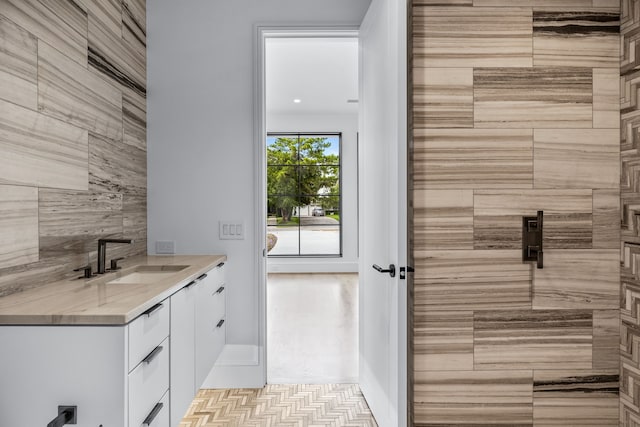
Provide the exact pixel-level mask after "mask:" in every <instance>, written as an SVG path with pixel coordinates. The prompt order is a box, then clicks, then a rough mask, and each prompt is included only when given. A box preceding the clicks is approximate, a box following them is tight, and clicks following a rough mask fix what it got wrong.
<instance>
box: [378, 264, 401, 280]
mask: <svg viewBox="0 0 640 427" xmlns="http://www.w3.org/2000/svg"><path fill="white" fill-rule="evenodd" d="M373 269H374V270H376V271H378V272H380V273H389V276H391V277H396V266H395V265H394V264H389V268H387V269H384V268H382V267H380V266H379V265H378V264H373Z"/></svg>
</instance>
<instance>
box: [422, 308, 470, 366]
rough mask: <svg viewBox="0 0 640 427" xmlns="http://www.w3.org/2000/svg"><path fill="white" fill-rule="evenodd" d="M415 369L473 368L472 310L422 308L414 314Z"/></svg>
mask: <svg viewBox="0 0 640 427" xmlns="http://www.w3.org/2000/svg"><path fill="white" fill-rule="evenodd" d="M413 369H414V370H415V371H471V370H473V312H472V311H438V312H435V313H434V312H431V311H430V310H429V309H426V310H422V309H421V307H416V312H415V313H414V317H413Z"/></svg>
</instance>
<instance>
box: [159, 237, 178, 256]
mask: <svg viewBox="0 0 640 427" xmlns="http://www.w3.org/2000/svg"><path fill="white" fill-rule="evenodd" d="M156 253H157V254H175V253H176V242H174V241H173V240H158V241H156Z"/></svg>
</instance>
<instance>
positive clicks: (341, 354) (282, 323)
mask: <svg viewBox="0 0 640 427" xmlns="http://www.w3.org/2000/svg"><path fill="white" fill-rule="evenodd" d="M267 340H268V341H267V382H268V383H270V384H326V383H334V384H335V383H357V382H358V275H357V274H355V273H351V274H343V273H340V274H319V273H305V274H281V273H278V274H273V273H272V274H269V276H268V280H267Z"/></svg>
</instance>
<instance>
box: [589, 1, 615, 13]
mask: <svg viewBox="0 0 640 427" xmlns="http://www.w3.org/2000/svg"><path fill="white" fill-rule="evenodd" d="M593 7H598V8H606V9H611V10H617V11H620V0H593Z"/></svg>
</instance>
